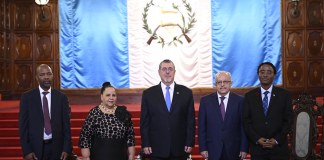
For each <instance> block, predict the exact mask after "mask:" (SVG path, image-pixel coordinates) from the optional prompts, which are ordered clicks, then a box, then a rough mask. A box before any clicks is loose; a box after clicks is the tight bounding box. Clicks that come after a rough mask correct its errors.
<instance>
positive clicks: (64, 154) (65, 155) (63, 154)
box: [61, 152, 68, 160]
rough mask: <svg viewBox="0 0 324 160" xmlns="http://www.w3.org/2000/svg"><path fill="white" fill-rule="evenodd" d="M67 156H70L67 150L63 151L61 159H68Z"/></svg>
mask: <svg viewBox="0 0 324 160" xmlns="http://www.w3.org/2000/svg"><path fill="white" fill-rule="evenodd" d="M67 156H68V154H67V153H66V152H62V154H61V159H62V160H66V158H67Z"/></svg>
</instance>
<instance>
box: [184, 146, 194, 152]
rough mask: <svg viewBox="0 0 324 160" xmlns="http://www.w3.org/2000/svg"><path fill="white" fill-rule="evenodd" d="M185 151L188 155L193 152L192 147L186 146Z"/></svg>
mask: <svg viewBox="0 0 324 160" xmlns="http://www.w3.org/2000/svg"><path fill="white" fill-rule="evenodd" d="M184 151H185V152H186V153H191V151H192V147H189V146H185V149H184Z"/></svg>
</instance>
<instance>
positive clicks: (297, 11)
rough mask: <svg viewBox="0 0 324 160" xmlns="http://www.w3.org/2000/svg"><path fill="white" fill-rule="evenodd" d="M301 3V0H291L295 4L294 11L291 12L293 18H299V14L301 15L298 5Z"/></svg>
mask: <svg viewBox="0 0 324 160" xmlns="http://www.w3.org/2000/svg"><path fill="white" fill-rule="evenodd" d="M299 1H300V0H291V2H292V3H293V5H294V6H293V9H292V11H291V15H292V16H293V17H298V16H299V14H300V11H299V9H298V5H299Z"/></svg>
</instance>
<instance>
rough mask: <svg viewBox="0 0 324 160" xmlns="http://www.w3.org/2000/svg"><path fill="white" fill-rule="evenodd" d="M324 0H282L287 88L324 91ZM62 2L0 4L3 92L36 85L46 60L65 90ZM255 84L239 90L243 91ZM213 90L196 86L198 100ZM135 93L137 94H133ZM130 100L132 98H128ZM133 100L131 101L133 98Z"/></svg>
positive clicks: (5, 0)
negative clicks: (62, 80)
mask: <svg viewBox="0 0 324 160" xmlns="http://www.w3.org/2000/svg"><path fill="white" fill-rule="evenodd" d="M323 2H324V0H300V1H299V2H298V3H297V2H292V0H282V2H281V3H282V8H281V10H282V12H281V13H282V18H281V23H282V64H283V68H282V71H283V78H284V79H283V87H285V88H287V89H288V90H290V91H291V92H292V93H293V94H295V95H297V94H299V93H301V92H304V91H306V92H308V93H310V94H312V95H322V96H323V94H324V93H323V92H324V51H323V45H324V42H323V41H324V36H323V34H324V24H323V21H324V17H323V15H324V13H323V9H324V8H323ZM58 26H59V25H58V0H50V2H49V4H48V5H46V6H44V7H40V6H38V5H37V4H36V3H35V2H34V0H28V1H26V0H2V1H1V2H0V93H1V94H2V96H3V98H6V99H11V98H13V99H16V98H17V97H19V95H20V94H21V93H22V92H24V91H26V90H29V89H31V88H33V87H35V86H37V82H36V80H35V68H36V67H37V66H38V65H39V64H41V63H45V64H48V65H50V66H51V67H52V68H53V70H54V75H55V80H54V87H55V88H60V81H59V80H60V76H59V74H60V67H59V27H58ZM250 89H251V88H240V89H235V91H236V92H238V93H241V94H244V93H245V92H246V91H248V90H250ZM212 91H213V89H211V88H205V89H204V88H199V89H194V93H195V94H196V95H197V99H199V98H200V95H204V94H207V93H210V92H212ZM64 92H66V93H67V94H68V95H70V96H71V97H78V96H87V95H89V96H90V97H91V96H96V97H97V95H98V94H99V90H98V89H93V90H81V91H80V90H64ZM141 92H142V89H135V90H134V89H121V90H120V91H119V93H121V94H122V95H125V100H126V99H133V101H138V100H139V96H140V95H141ZM130 97H135V98H130ZM126 101H127V100H126ZM131 101H132V100H131Z"/></svg>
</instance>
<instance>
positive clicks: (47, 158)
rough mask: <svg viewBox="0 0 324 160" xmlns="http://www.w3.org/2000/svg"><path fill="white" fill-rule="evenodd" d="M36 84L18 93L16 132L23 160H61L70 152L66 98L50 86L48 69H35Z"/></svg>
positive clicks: (50, 80)
mask: <svg viewBox="0 0 324 160" xmlns="http://www.w3.org/2000/svg"><path fill="white" fill-rule="evenodd" d="M36 80H37V82H38V84H39V86H38V87H37V88H35V89H32V90H30V91H28V92H26V93H24V94H23V95H22V96H21V99H20V112H19V133H20V143H21V146H22V151H23V156H24V159H25V160H34V159H38V160H58V159H62V160H65V159H66V158H67V156H68V153H70V152H71V151H72V143H71V131H70V108H69V103H68V99H67V97H66V96H65V95H64V94H63V93H61V92H59V91H58V90H55V89H53V88H51V84H52V81H53V72H52V69H51V68H50V67H49V66H48V65H45V64H41V65H39V66H38V67H37V69H36Z"/></svg>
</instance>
